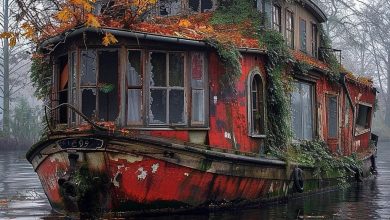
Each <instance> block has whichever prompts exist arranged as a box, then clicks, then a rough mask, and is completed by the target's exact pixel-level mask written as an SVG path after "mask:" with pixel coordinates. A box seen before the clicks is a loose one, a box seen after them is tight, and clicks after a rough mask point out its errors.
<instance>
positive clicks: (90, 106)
mask: <svg viewBox="0 0 390 220" xmlns="http://www.w3.org/2000/svg"><path fill="white" fill-rule="evenodd" d="M96 68H97V53H96V50H84V51H81V65H80V81H81V83H80V88H81V100H82V102H81V111H82V113H83V114H84V115H86V116H87V117H88V118H91V119H96V118H97V115H96V96H97V95H96V78H97V69H96Z"/></svg>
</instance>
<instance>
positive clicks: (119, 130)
mask: <svg viewBox="0 0 390 220" xmlns="http://www.w3.org/2000/svg"><path fill="white" fill-rule="evenodd" d="M310 2H311V1H310ZM296 7H300V8H301V9H302V10H303V7H302V6H296ZM308 7H313V8H312V9H313V10H306V11H304V12H303V16H306V18H307V19H308V20H313V21H315V22H317V23H321V22H323V20H324V18H322V16H321V13H322V12H320V11H318V10H319V9H318V8H317V7H314V6H313V5H308ZM314 9H315V10H314ZM167 19H169V18H167ZM102 30H104V31H106V32H108V33H112V34H114V35H115V36H117V37H118V41H119V43H118V45H119V46H115V47H104V46H102V45H100V44H98V45H97V44H96V40H97V39H98V37H99V35H100V34H99V33H97V32H96V31H94V30H93V29H90V28H80V29H76V30H73V31H72V32H70V33H69V34H68V35H67V39H66V41H65V43H64V44H59V45H58V46H57V47H56V49H55V50H54V51H53V53H51V54H52V56H51V58H52V59H51V60H54V61H55V62H54V70H53V85H52V88H53V93H52V96H51V106H52V109H51V110H50V111H49V112H47V122H48V124H49V132H48V139H46V140H43V141H41V142H39V143H37V144H36V145H34V146H33V147H32V148H31V150H30V151H29V152H28V154H27V158H28V160H29V161H30V162H31V163H32V165H33V167H34V169H35V170H36V172H37V173H38V176H39V178H40V180H41V182H42V185H43V188H44V190H45V192H46V195H47V197H48V199H49V201H50V203H51V205H52V207H53V209H55V210H57V211H59V212H79V211H80V212H99V211H107V212H111V211H112V212H131V211H135V212H137V211H146V210H148V211H152V210H160V211H161V210H165V211H167V210H188V209H195V208H214V207H229V206H233V205H234V206H243V205H248V204H253V203H258V202H263V201H269V200H276V199H285V198H288V197H291V196H296V195H301V193H313V192H318V191H321V190H327V189H329V188H332V187H336V186H337V185H338V179H339V178H341V177H340V176H337V175H330V176H328V177H325V178H324V177H323V178H319V177H318V175H315V174H316V173H315V169H316V165H315V164H314V166H308V165H302V164H300V163H286V162H284V161H282V160H278V159H275V158H273V159H270V158H267V157H265V155H264V154H263V153H262V152H264V149H265V148H266V147H267V146H266V141H265V140H266V138H272V137H268V136H267V134H268V133H267V128H268V127H269V126H270V124H268V122H267V113H268V114H269V113H270V112H268V111H267V110H268V109H267V103H269V102H268V98H269V93H270V89H269V88H267V83H268V82H267V78H268V77H269V75H268V74H269V73H268V71H266V67H265V63H266V62H267V59H268V55H267V54H266V53H265V52H264V51H263V50H260V49H250V48H241V49H239V51H240V52H241V55H242V60H241V64H242V68H241V76H240V78H239V79H238V81H237V82H236V84H235V88H226V86H223V85H221V84H220V79H221V78H223V76H224V75H223V74H224V72H225V68H224V63H223V60H222V59H221V58H219V57H218V54H217V51H216V50H215V49H213V48H212V47H210V46H208V44H207V43H206V42H205V41H202V40H197V39H191V38H183V37H172V36H166V35H163V34H156V33H149V32H136V31H129V30H118V29H110V28H103V29H102ZM313 34H314V35H313V36H315V38H312V40H313V42H314V41H317V40H315V39H317V38H319V37H318V36H317V35H318V33H317V32H315V31H314V32H313ZM80 36H84V37H85V36H87V37H88V39H89V41H87V42H85V41H83V40H81V39H80ZM297 36H298V34H297ZM59 41H60V38H52V39H50V40H48V42H47V43H57V42H59ZM44 44H45V43H44ZM85 44H88V45H87V48H86V45H85ZM238 46H239V45H238ZM312 47H313V48H312V50H313V51H316V48H315V47H318V42H317V43H316V44H313V45H312ZM293 53H294V54H296V57H297V59H302V60H309V61H311V62H312V63H311V64H312V65H313V66H312V68H310V69H309V70H308V72H307V73H304V74H301V75H299V74H294V75H293V76H291V77H294V80H293V83H292V84H293V86H294V88H295V89H294V90H293V91H291V94H290V95H291V103H290V104H291V109H292V112H291V114H292V119H291V122H290V123H288V124H291V125H292V130H293V132H294V139H296V140H307V141H312V140H314V139H316V138H319V139H321V140H323V141H324V142H326V144H327V145H328V146H329V148H330V150H331V151H332V152H333V153H335V154H339V155H351V154H352V153H359V155H360V158H359V160H360V161H362V162H363V163H362V173H361V171H360V170H359V169H357V168H356V167H352V168H350V173H355V174H356V175H357V178H360V175H362V176H367V175H369V173H370V169H371V167H373V164H374V163H373V162H372V161H371V160H372V159H373V158H374V157H373V152H374V151H372V149H371V148H370V140H371V130H370V127H371V115H372V114H373V105H374V102H375V95H376V94H375V93H376V90H375V88H373V87H372V85H371V84H370V83H369V84H367V83H362V82H359V81H358V80H356V79H354V78H352V77H350V76H345V75H342V76H341V77H340V78H341V80H340V82H339V83H334V82H333V81H330V80H329V79H328V77H327V75H326V73H327V69H326V65H325V64H324V63H322V62H321V61H319V60H318V59H317V58H315V54H313V57H311V56H308V55H307V54H304V53H301V52H299V51H294V52H293ZM64 54H65V55H64ZM317 64H318V65H317ZM316 65H317V66H316ZM324 66H325V67H324ZM324 68H325V69H324ZM271 92H272V91H271ZM68 103H70V104H68ZM55 106H57V107H55Z"/></svg>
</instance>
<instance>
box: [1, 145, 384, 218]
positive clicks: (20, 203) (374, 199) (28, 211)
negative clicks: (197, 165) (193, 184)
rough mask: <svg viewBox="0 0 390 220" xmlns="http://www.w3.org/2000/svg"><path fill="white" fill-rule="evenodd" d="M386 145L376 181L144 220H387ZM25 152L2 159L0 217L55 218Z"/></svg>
mask: <svg viewBox="0 0 390 220" xmlns="http://www.w3.org/2000/svg"><path fill="white" fill-rule="evenodd" d="M388 147H390V143H380V147H379V150H378V159H377V163H378V164H377V166H378V172H379V174H378V176H377V177H376V178H372V179H371V180H368V181H365V182H364V183H361V184H360V185H357V186H354V187H351V188H349V189H346V190H344V191H333V192H328V193H323V194H319V195H314V196H310V197H306V198H299V199H294V200H290V201H289V202H288V203H285V204H273V205H269V206H262V207H259V208H255V209H247V210H232V211H224V212H215V213H208V214H198V215H175V216H159V217H149V218H148V219H151V220H152V219H156V220H165V219H167V220H168V219H178V220H181V219H183V220H192V219H212V220H214V219H223V220H230V219H232V220H233V219H245V220H246V219H300V218H306V219H309V218H317V219H390V161H388V160H386V158H389V157H390V148H388ZM24 154H25V152H20V151H11V152H2V153H1V154H0V173H1V174H2V175H1V179H0V218H1V219H3V218H17V219H42V218H44V219H57V218H59V217H60V216H57V215H54V214H53V213H51V208H50V205H49V203H48V202H47V199H46V196H45V194H44V192H43V191H42V188H41V184H40V182H39V179H38V177H37V175H36V174H35V172H34V171H33V169H32V167H31V165H30V164H29V163H28V162H27V161H26V160H25V159H24Z"/></svg>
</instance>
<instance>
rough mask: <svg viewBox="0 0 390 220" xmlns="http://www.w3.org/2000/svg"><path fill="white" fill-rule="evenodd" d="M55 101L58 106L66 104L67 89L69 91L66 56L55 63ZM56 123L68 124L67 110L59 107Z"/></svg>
mask: <svg viewBox="0 0 390 220" xmlns="http://www.w3.org/2000/svg"><path fill="white" fill-rule="evenodd" d="M57 74H58V77H57V83H58V85H57V88H58V94H57V101H58V105H61V104H64V103H68V89H69V66H68V56H62V57H60V58H59V59H58V61H57ZM58 114H59V116H58V121H59V123H60V124H66V123H68V108H67V107H66V106H64V107H60V109H59V112H58Z"/></svg>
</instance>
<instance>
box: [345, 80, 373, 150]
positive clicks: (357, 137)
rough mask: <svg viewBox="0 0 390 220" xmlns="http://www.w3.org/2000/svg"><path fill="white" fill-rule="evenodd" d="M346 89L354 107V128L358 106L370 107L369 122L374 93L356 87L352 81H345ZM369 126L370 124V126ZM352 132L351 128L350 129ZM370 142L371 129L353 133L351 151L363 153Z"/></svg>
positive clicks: (358, 86) (361, 87)
mask: <svg viewBox="0 0 390 220" xmlns="http://www.w3.org/2000/svg"><path fill="white" fill-rule="evenodd" d="M347 88H348V90H349V92H350V95H351V98H352V101H353V103H354V106H355V114H354V125H355V127H356V118H357V117H358V116H357V114H358V108H357V105H358V104H367V105H371V107H372V111H371V113H370V115H368V117H369V120H370V122H371V121H372V118H373V114H374V103H375V99H376V91H375V90H374V89H372V88H369V87H367V86H364V85H357V84H355V83H354V82H352V81H347ZM370 125H371V124H370ZM351 131H352V128H351ZM370 140H371V129H367V130H366V131H365V132H363V133H359V132H356V129H355V131H354V138H353V143H352V150H353V151H354V152H363V151H365V150H366V149H367V148H369V146H370Z"/></svg>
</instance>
